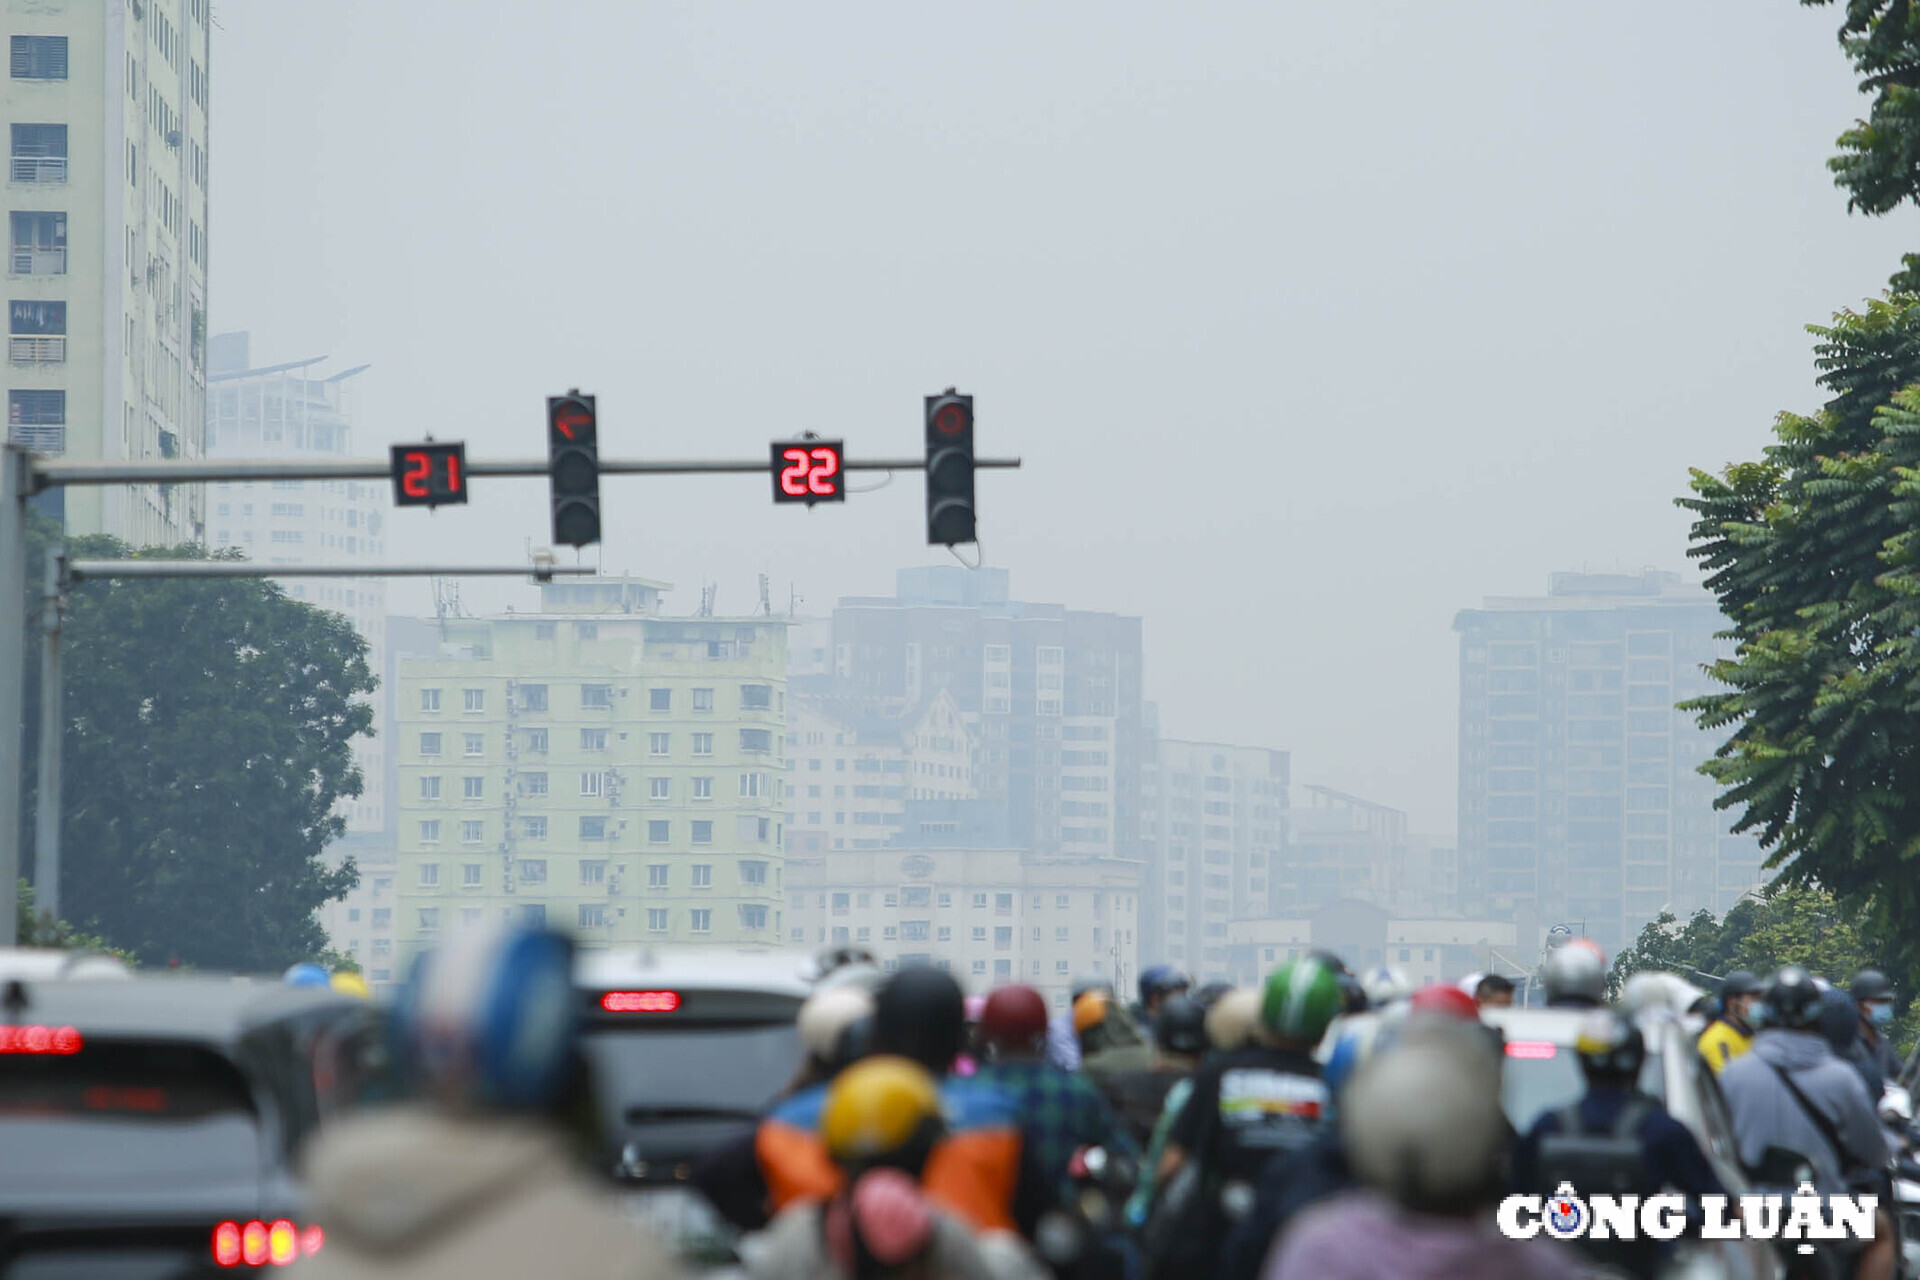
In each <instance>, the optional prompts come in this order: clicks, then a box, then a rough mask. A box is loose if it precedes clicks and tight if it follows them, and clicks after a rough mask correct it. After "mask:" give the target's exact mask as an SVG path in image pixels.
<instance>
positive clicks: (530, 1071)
mask: <svg viewBox="0 0 1920 1280" xmlns="http://www.w3.org/2000/svg"><path fill="white" fill-rule="evenodd" d="M393 1025H394V1037H395V1040H396V1042H397V1047H398V1057H399V1061H400V1066H401V1069H402V1071H403V1072H404V1073H405V1075H406V1077H407V1081H408V1083H409V1084H410V1085H411V1086H412V1087H413V1088H414V1089H416V1090H418V1091H420V1092H421V1093H424V1094H427V1095H428V1096H431V1097H434V1098H436V1099H438V1100H440V1101H442V1102H447V1103H455V1104H461V1103H471V1104H477V1105H480V1106H486V1107H493V1108H498V1109H501V1110H537V1109H539V1108H541V1107H543V1106H545V1105H546V1104H547V1103H549V1102H551V1101H552V1100H553V1099H554V1098H555V1097H556V1096H557V1095H558V1094H559V1092H560V1091H561V1090H562V1089H563V1088H564V1087H565V1086H566V1083H567V1078H568V1074H569V1071H570V1069H571V1067H572V1065H573V1059H574V1036H575V1031H576V1028H577V1025H578V1007H577V1005H576V996H575V993H574V990H573V942H572V940H571V939H569V938H567V937H566V936H565V935H564V934H559V933H549V932H546V931H544V930H528V929H514V928H509V927H507V926H505V925H500V926H497V927H492V928H486V929H480V930H476V931H474V932H471V933H467V934H463V935H460V936H457V937H455V938H454V939H452V940H451V941H449V942H448V943H447V945H446V946H444V947H443V948H441V949H440V950H438V951H435V952H429V953H427V954H425V955H422V956H421V957H420V958H419V960H418V961H416V962H415V964H414V966H413V972H412V973H411V974H410V975H409V976H408V979H407V981H406V983H405V985H404V986H403V987H402V988H401V991H400V996H399V999H398V1001H397V1002H396V1004H395V1007H394V1023H393Z"/></svg>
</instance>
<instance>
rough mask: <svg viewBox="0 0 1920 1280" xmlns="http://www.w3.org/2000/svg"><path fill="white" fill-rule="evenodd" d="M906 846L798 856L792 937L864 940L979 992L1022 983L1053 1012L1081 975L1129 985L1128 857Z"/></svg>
mask: <svg viewBox="0 0 1920 1280" xmlns="http://www.w3.org/2000/svg"><path fill="white" fill-rule="evenodd" d="M911 843H912V842H911V841H909V842H908V843H907V844H904V845H902V846H901V847H898V848H890V849H886V850H863V851H860V852H851V851H849V852H843V853H829V854H824V855H815V854H807V855H796V856H795V857H793V858H792V859H791V860H790V861H789V863H788V872H789V878H788V882H787V914H788V934H787V938H788V941H789V943H790V944H791V945H793V946H795V947H800V946H805V947H808V948H811V949H818V948H820V947H824V946H845V945H848V944H852V945H856V946H863V947H866V948H868V949H869V950H871V951H872V952H873V953H874V954H875V955H876V956H878V957H879V958H880V960H881V962H882V963H883V964H884V965H885V966H886V967H887V968H888V969H894V968H897V967H898V966H899V965H901V964H913V963H925V964H932V965H933V966H934V967H936V968H939V969H944V970H946V971H948V972H950V973H952V974H953V975H954V977H956V978H958V979H959V980H960V982H961V984H962V985H963V986H965V987H966V988H967V989H968V990H969V991H973V992H977V993H981V994H984V993H985V992H987V991H988V990H990V989H991V988H993V987H996V986H1004V985H1006V984H1007V983H1009V982H1022V983H1026V984H1027V985H1029V986H1032V987H1035V988H1037V989H1038V990H1040V991H1041V992H1042V993H1043V994H1044V995H1046V996H1047V997H1048V999H1049V1000H1050V1001H1051V1003H1052V1004H1053V1007H1054V1008H1055V1009H1062V1008H1065V1007H1066V1002H1067V996H1068V994H1069V991H1070V988H1071V987H1072V985H1073V980H1074V979H1075V978H1079V977H1083V976H1087V975H1095V974H1097V975H1100V976H1102V977H1106V978H1109V979H1110V980H1111V981H1113V982H1114V984H1115V985H1116V986H1118V987H1119V988H1120V989H1121V990H1125V991H1131V990H1132V988H1133V984H1134V983H1135V982H1136V981H1137V980H1138V977H1139V974H1138V971H1137V969H1136V967H1135V961H1134V954H1135V950H1136V947H1137V945H1138V943H1137V938H1136V931H1137V928H1138V915H1139V910H1140V898H1141V893H1142V888H1143V886H1142V885H1141V884H1140V881H1139V877H1138V875H1137V874H1136V873H1137V868H1136V867H1134V866H1133V865H1132V864H1128V863H1121V862H1116V861H1113V860H1111V859H1087V860H1074V861H1066V860H1061V859H1057V858H1039V857H1035V856H1034V855H1032V854H1029V853H1024V852H1022V851H1020V850H1017V849H1005V848H985V847H974V846H971V845H969V846H964V847H955V846H952V845H947V844H942V843H939V842H938V837H934V838H933V841H932V842H930V843H928V844H927V845H926V846H925V847H922V848H913V847H910V845H911Z"/></svg>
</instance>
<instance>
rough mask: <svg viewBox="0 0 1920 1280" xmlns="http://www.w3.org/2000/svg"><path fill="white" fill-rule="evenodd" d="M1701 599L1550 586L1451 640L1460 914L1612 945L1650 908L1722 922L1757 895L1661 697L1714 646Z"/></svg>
mask: <svg viewBox="0 0 1920 1280" xmlns="http://www.w3.org/2000/svg"><path fill="white" fill-rule="evenodd" d="M1724 626H1725V619H1724V618H1723V616H1722V615H1721V613H1720V611H1719V608H1718V606H1717V604H1716V602H1715V601H1714V599H1713V597H1712V596H1711V595H1709V594H1708V593H1707V592H1706V591H1705V590H1703V589H1702V588H1701V587H1699V586H1697V585H1695V584H1692V583H1688V582H1684V581H1682V580H1681V579H1680V577H1679V576H1678V575H1677V574H1672V573H1659V572H1654V571H1651V570H1649V571H1646V572H1643V573H1638V574H1589V573H1560V574H1555V575H1554V577H1553V580H1552V585H1551V588H1550V590H1549V591H1548V594H1547V595H1546V596H1545V597H1544V598H1530V599H1495V600H1489V601H1487V602H1486V604H1485V606H1484V607H1483V608H1480V609H1470V610H1467V611H1465V612H1463V613H1461V614H1460V615H1459V616H1458V617H1457V618H1456V619H1455V620H1454V630H1455V631H1457V632H1459V633H1460V806H1459V837H1460V838H1459V857H1460V893H1461V898H1462V909H1463V910H1464V911H1466V912H1467V913H1468V914H1482V913H1490V914H1492V915H1493V916H1494V917H1496V918H1503V919H1514V918H1517V917H1516V914H1515V913H1516V912H1527V911H1531V912H1536V913H1537V914H1538V915H1539V918H1541V919H1543V920H1546V921H1548V922H1549V923H1564V924H1567V925H1568V926H1569V927H1570V928H1572V929H1574V930H1576V931H1584V932H1586V933H1588V934H1590V935H1592V936H1593V937H1594V938H1596V939H1597V940H1599V941H1600V942H1601V943H1603V944H1604V945H1606V946H1607V947H1609V948H1610V949H1614V948H1618V947H1619V946H1621V945H1622V944H1623V943H1624V942H1627V941H1631V940H1632V939H1633V938H1634V937H1636V936H1637V935H1638V933H1639V930H1640V928H1641V926H1642V925H1644V924H1646V923H1647V922H1648V921H1650V920H1652V919H1653V918H1654V917H1655V916H1657V915H1658V914H1659V913H1660V912H1661V911H1662V910H1669V911H1672V912H1673V913H1674V914H1675V915H1678V916H1680V917H1682V918H1684V917H1685V916H1686V915H1687V914H1689V913H1690V912H1692V911H1693V910H1694V909H1696V908H1699V907H1709V908H1712V909H1714V910H1716V911H1724V910H1726V909H1727V908H1729V907H1731V906H1732V905H1733V904H1734V902H1735V901H1736V900H1738V898H1739V896H1740V895H1741V894H1742V893H1744V892H1746V891H1747V890H1749V889H1751V888H1753V887H1755V886H1756V885H1757V884H1759V883H1760V880H1761V871H1760V862H1761V851H1760V848H1759V845H1758V843H1757V842H1756V841H1754V840H1753V839H1751V838H1749V837H1745V836H1735V835H1731V834H1729V832H1728V827H1729V824H1730V822H1731V816H1730V815H1728V814H1725V813H1721V812H1717V811H1715V809H1714V808H1713V800H1714V796H1715V793H1716V788H1715V786H1714V784H1713V783H1712V782H1711V781H1710V780H1708V779H1707V778H1705V777H1703V776H1701V774H1700V773H1699V772H1698V766H1699V764H1700V762H1701V761H1702V760H1704V759H1706V758H1707V757H1708V756H1710V755H1711V754H1712V753H1713V750H1714V748H1715V747H1716V746H1717V745H1718V741H1717V739H1716V737H1715V736H1714V735H1712V734H1709V733H1706V732H1703V731H1702V730H1701V729H1699V728H1698V727H1697V726H1696V725H1695V723H1694V720H1693V717H1691V716H1689V715H1687V714H1685V713H1683V712H1680V711H1676V710H1675V709H1674V704H1675V703H1676V702H1679V701H1682V700H1684V699H1687V698H1691V697H1694V696H1697V695H1699V694H1702V693H1706V692H1708V691H1709V690H1710V689H1712V688H1713V687H1714V686H1713V684H1712V682H1711V681H1710V680H1709V678H1708V677H1707V675H1706V673H1705V671H1704V670H1703V668H1704V666H1705V665H1706V664H1707V663H1710V662H1712V661H1713V660H1714V659H1716V658H1717V657H1719V656H1720V655H1722V654H1723V653H1725V652H1726V650H1727V642H1726V641H1724V640H1720V639H1717V638H1716V635H1715V633H1716V632H1718V631H1719V630H1721V629H1722V628H1723V627H1724Z"/></svg>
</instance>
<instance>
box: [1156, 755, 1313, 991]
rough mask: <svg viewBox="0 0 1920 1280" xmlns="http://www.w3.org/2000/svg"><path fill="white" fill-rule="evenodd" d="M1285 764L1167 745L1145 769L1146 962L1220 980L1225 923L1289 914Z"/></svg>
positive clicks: (1226, 967) (1226, 960) (1226, 958)
mask: <svg viewBox="0 0 1920 1280" xmlns="http://www.w3.org/2000/svg"><path fill="white" fill-rule="evenodd" d="M1287 774H1288V756H1287V753H1286V752H1284V751H1273V750H1269V749H1267V748H1265V747H1236V746H1230V745H1227V744H1225V743H1218V742H1186V741H1181V740H1179V739H1174V738H1161V739H1159V740H1158V742H1157V750H1156V752H1155V755H1154V759H1153V760H1152V762H1151V763H1150V764H1149V765H1148V766H1147V767H1146V768H1145V769H1144V770H1142V786H1141V808H1142V820H1141V835H1142V838H1143V839H1144V840H1145V841H1146V842H1147V846H1148V849H1149V851H1150V852H1149V857H1148V863H1149V865H1148V868H1147V871H1146V877H1147V880H1146V890H1145V892H1144V894H1143V903H1142V906H1141V911H1140V928H1141V935H1140V936H1141V944H1140V963H1141V964H1143V965H1146V964H1154V963H1162V962H1163V963H1169V964H1177V965H1179V966H1181V967H1182V968H1184V969H1186V970H1187V971H1188V972H1190V973H1192V974H1193V975H1194V976H1195V977H1196V978H1197V979H1198V980H1199V981H1202V982H1210V981H1215V980H1222V981H1224V980H1225V979H1226V978H1227V976H1228V974H1229V972H1230V965H1231V956H1230V954H1229V944H1228V936H1229V929H1228V926H1229V923H1230V922H1231V921H1234V920H1238V919H1242V918H1246V917H1260V916H1268V915H1279V914H1286V913H1285V912H1284V911H1282V910H1281V909H1279V908H1278V907H1276V906H1275V905H1274V901H1275V894H1274V886H1275V880H1274V877H1275V875H1276V874H1277V873H1278V871H1279V866H1280V857H1281V853H1282V850H1283V849H1284V847H1285V843H1286V831H1287Z"/></svg>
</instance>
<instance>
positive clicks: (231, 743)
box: [25, 527, 375, 969]
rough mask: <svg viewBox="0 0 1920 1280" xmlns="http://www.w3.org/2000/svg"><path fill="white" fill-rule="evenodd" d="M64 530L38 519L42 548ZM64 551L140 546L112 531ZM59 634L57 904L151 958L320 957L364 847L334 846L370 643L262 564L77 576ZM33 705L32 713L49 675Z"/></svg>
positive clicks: (365, 722) (118, 551) (251, 961)
mask: <svg viewBox="0 0 1920 1280" xmlns="http://www.w3.org/2000/svg"><path fill="white" fill-rule="evenodd" d="M50 541H51V531H50V530H48V529H47V528H45V527H41V528H38V529H37V530H36V531H35V536H34V537H33V539H32V546H33V551H34V554H35V559H34V560H33V561H32V562H31V563H34V564H36V565H37V564H38V563H40V560H39V556H40V555H42V554H44V548H45V546H46V545H48V543H49V542H50ZM69 547H70V550H71V552H72V553H73V554H74V555H75V556H76V557H81V556H84V557H87V558H114V557H121V556H127V555H130V554H132V552H131V551H130V550H129V548H127V547H126V546H125V545H124V544H121V543H119V542H116V541H114V540H113V539H107V538H81V539H75V540H73V541H72V542H71V543H70V544H69ZM143 554H145V555H149V556H153V557H157V558H163V559H195V558H203V557H205V555H206V552H205V551H204V549H202V548H198V547H194V546H180V547H173V548H166V549H156V550H153V551H150V552H146V553H143ZM30 576H31V577H32V578H33V579H34V580H35V587H36V590H35V591H34V592H33V593H32V597H33V598H31V599H30V600H29V602H28V612H29V613H30V615H32V616H31V618H30V623H29V625H30V627H31V631H30V634H31V635H32V636H33V637H34V646H35V648H34V652H33V654H32V655H30V656H31V657H32V658H33V659H35V660H36V661H37V658H38V644H39V639H38V637H39V626H38V619H39V601H38V598H37V597H38V590H37V586H38V576H39V575H38V574H37V573H36V574H33V575H30ZM63 634H64V646H63V656H64V662H65V667H66V680H65V688H66V693H65V706H64V711H65V741H66V746H65V752H66V755H65V765H66V772H65V785H64V788H63V804H62V808H63V810H64V814H63V821H62V831H63V836H62V845H61V847H62V858H63V870H62V876H61V905H62V907H63V912H62V914H63V915H64V916H65V917H66V918H67V919H69V920H71V921H73V922H74V925H75V927H77V928H79V929H81V930H84V931H86V932H88V933H95V934H99V935H100V936H102V937H104V938H105V939H106V940H107V941H109V942H110V943H112V944H113V945H115V946H118V947H121V948H124V949H126V950H128V951H130V952H132V953H133V954H135V955H136V956H138V957H139V958H140V959H141V960H143V961H146V962H149V963H165V962H168V961H171V960H179V961H181V962H183V963H186V964H191V965H198V966H202V967H208V968H255V969H257V968H278V967H281V966H283V965H286V964H289V963H292V962H294V961H298V960H302V959H306V958H310V957H312V956H314V955H317V954H320V953H322V951H323V950H324V948H325V946H326V938H325V935H324V933H323V932H322V931H321V929H320V927H319V924H318V922H317V921H316V920H315V918H314V912H315V911H316V910H317V908H318V907H319V906H320V905H321V904H322V903H323V902H326V901H328V900H329V899H332V898H337V897H339V896H340V895H342V894H343V893H345V892H346V891H347V890H348V889H350V888H351V887H353V885H354V884H355V883H357V882H358V872H357V871H356V870H355V868H354V867H353V865H352V863H351V862H348V863H347V864H345V865H344V866H342V867H340V868H337V869H329V868H328V867H326V866H325V865H324V864H323V863H322V862H321V860H320V857H319V855H320V853H321V850H322V849H323V848H324V847H325V846H326V844H327V843H328V841H330V840H332V839H333V838H335V837H336V836H338V835H339V834H340V833H341V831H342V829H343V823H342V822H341V820H340V819H339V818H338V817H337V816H335V815H334V813H333V812H332V810H333V808H334V805H335V803H336V802H337V801H338V800H340V799H341V798H342V797H347V796H354V795H358V794H359V793H360V785H361V783H360V775H359V771H358V769H357V768H356V766H355V765H354V762H353V756H352V752H351V749H350V745H349V744H350V742H351V740H352V739H353V738H354V737H355V736H356V735H358V734H362V733H366V732H368V730H369V729H370V727H371V724H372V710H371V707H370V706H369V705H368V704H367V702H366V701H365V700H364V698H363V697H362V696H361V695H364V694H367V693H371V692H372V691H373V688H374V685H375V681H374V678H373V675H372V673H371V672H370V670H369V669H368V666H367V660H366V642H365V641H364V640H363V639H361V637H360V636H359V635H358V634H357V633H356V632H355V631H354V629H353V628H352V626H351V625H349V624H348V622H347V620H346V619H345V618H343V617H341V616H340V615H339V614H336V613H330V612H328V611H326V610H323V609H318V608H315V607H313V606H311V605H308V604H305V603H302V602H300V601H297V600H293V599H291V598H289V597H288V596H287V595H286V593H285V592H284V591H282V590H281V589H280V588H279V587H278V586H276V585H274V584H273V583H271V582H267V581H262V580H258V579H147V580H133V581H127V580H106V581H94V582H82V583H80V584H78V585H77V586H76V587H75V589H74V590H73V592H72V594H71V596H70V598H69V602H68V611H67V617H66V622H65V627H64V633H63ZM35 683H36V682H33V681H29V685H30V686H32V685H34V684H35ZM30 702H31V704H32V705H30V706H29V708H28V723H29V724H32V723H34V722H35V718H36V717H37V715H38V691H37V689H34V690H32V692H31V694H30ZM33 746H34V743H33V739H32V736H31V735H29V741H28V748H29V754H33ZM36 772H37V771H36ZM33 776H35V775H34V774H29V777H33ZM31 803H37V797H35V798H34V800H33V801H32V802H31ZM31 820H32V819H31V808H30V811H29V814H28V828H27V829H28V832H31V829H32V828H31ZM26 847H27V848H28V849H29V850H30V849H31V842H30V841H28V842H27V843H26ZM25 861H26V862H27V863H28V865H29V866H31V865H32V864H31V854H29V857H28V858H27V859H25Z"/></svg>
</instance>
